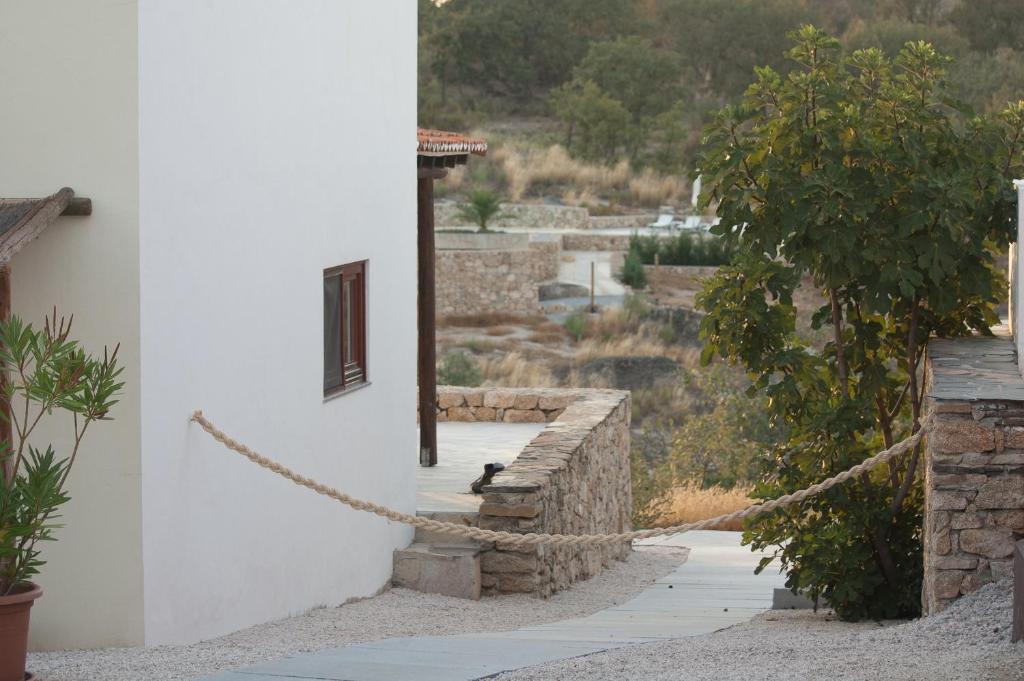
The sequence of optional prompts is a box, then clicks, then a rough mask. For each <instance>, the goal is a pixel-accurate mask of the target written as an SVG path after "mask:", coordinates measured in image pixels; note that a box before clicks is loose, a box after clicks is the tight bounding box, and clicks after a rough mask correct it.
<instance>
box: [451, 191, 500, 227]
mask: <svg viewBox="0 0 1024 681" xmlns="http://www.w3.org/2000/svg"><path fill="white" fill-rule="evenodd" d="M458 215H459V217H460V218H462V219H464V220H470V221H471V222H473V223H475V224H476V226H477V227H479V228H480V231H481V232H486V231H488V230H487V223H488V222H490V221H491V220H493V219H495V218H500V217H502V212H501V198H499V197H498V195H497V194H495V193H494V192H492V191H488V190H486V189H481V190H478V191H475V192H473V193H472V195H470V197H469V203H467V204H465V205H463V206H460V207H459V212H458Z"/></svg>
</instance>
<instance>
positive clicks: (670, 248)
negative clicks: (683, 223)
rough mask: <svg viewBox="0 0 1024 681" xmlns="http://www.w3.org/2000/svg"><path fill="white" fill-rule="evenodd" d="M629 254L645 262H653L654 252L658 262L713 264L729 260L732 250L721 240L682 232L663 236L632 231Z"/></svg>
mask: <svg viewBox="0 0 1024 681" xmlns="http://www.w3.org/2000/svg"><path fill="white" fill-rule="evenodd" d="M629 253H630V254H636V256H637V257H638V258H639V259H640V262H642V263H643V264H645V265H653V264H654V256H655V254H657V256H658V262H659V263H660V264H662V265H691V266H697V267H717V266H721V265H725V264H728V263H729V262H730V261H731V260H732V249H731V248H730V247H729V245H728V244H727V243H726V242H725V241H724V240H723V239H721V238H719V237H717V236H714V235H693V234H687V233H685V232H684V233H682V234H677V235H676V236H674V237H671V238H667V239H666V238H663V237H658V236H640V235H638V234H634V235H633V236H632V237H631V238H630V240H629Z"/></svg>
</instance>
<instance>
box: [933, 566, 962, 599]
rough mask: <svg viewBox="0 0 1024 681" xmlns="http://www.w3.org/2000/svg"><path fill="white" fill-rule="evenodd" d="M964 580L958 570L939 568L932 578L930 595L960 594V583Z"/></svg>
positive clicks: (949, 595) (953, 596) (945, 596)
mask: <svg viewBox="0 0 1024 681" xmlns="http://www.w3.org/2000/svg"><path fill="white" fill-rule="evenodd" d="M963 581H964V573H963V572H961V571H959V570H940V571H939V572H937V573H936V574H935V577H934V578H933V579H932V583H931V586H932V596H933V597H934V598H956V597H957V596H959V595H960V584H961V583H962V582H963Z"/></svg>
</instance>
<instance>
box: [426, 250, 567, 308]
mask: <svg viewBox="0 0 1024 681" xmlns="http://www.w3.org/2000/svg"><path fill="white" fill-rule="evenodd" d="M437 236H438V237H439V238H438V242H437V250H436V251H435V256H434V263H435V267H436V271H435V281H436V287H437V288H436V291H437V293H436V295H437V303H436V309H437V314H438V315H440V316H449V315H474V314H482V313H486V312H503V313H507V314H522V315H530V314H537V313H538V312H540V297H539V295H538V293H537V289H538V284H539V283H541V282H544V281H550V280H552V279H555V278H557V277H558V265H559V259H560V257H561V252H562V248H561V242H560V240H559V239H558V238H545V237H543V236H540V235H526V234H443V235H442V234H438V235H437ZM442 236H443V237H444V238H443V239H442V238H441V237H442ZM503 244H504V245H507V246H508V247H507V248H505V247H501V248H494V246H495V245H498V246H502V245H503Z"/></svg>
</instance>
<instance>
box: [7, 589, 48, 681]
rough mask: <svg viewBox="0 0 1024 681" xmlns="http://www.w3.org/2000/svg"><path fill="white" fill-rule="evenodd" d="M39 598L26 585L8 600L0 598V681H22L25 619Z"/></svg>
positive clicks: (34, 591) (39, 591)
mask: <svg viewBox="0 0 1024 681" xmlns="http://www.w3.org/2000/svg"><path fill="white" fill-rule="evenodd" d="M42 595H43V590H42V589H40V588H39V587H38V586H36V585H35V584H26V585H25V586H24V587H19V588H17V589H15V590H14V593H13V594H11V595H10V596H0V681H23V679H25V678H30V677H26V676H25V658H26V657H27V655H28V617H29V611H30V610H31V609H32V604H33V603H34V602H35V600H36V599H37V598H39V597H40V596H42Z"/></svg>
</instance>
